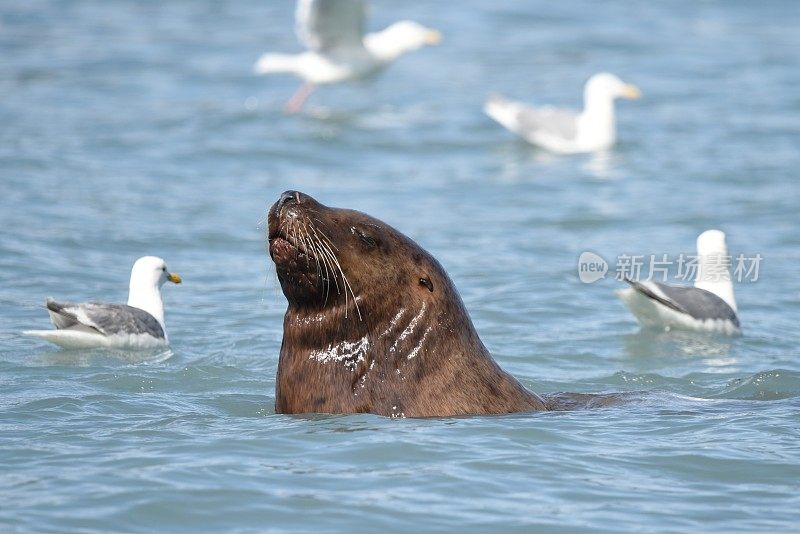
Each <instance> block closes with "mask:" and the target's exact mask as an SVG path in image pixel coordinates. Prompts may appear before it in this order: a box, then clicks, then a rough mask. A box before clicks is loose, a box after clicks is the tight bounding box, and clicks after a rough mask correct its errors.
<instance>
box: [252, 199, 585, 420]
mask: <svg viewBox="0 0 800 534" xmlns="http://www.w3.org/2000/svg"><path fill="white" fill-rule="evenodd" d="M268 238H269V254H270V256H271V257H272V260H273V262H274V263H275V268H276V271H277V274H278V280H279V282H280V285H281V289H282V290H283V293H284V295H285V296H286V299H287V300H288V302H289V307H288V309H287V310H286V315H285V317H284V321H283V342H282V344H281V352H280V360H279V363H278V374H277V379H276V384H275V411H276V412H277V413H309V412H317V413H374V414H379V415H383V416H391V417H431V416H452V415H467V414H503V413H512V412H523V411H535V410H548V409H564V408H563V407H561V406H560V405H561V404H563V402H562V400H555V399H556V398H555V397H554V398H553V399H550V400H548V401H547V402H546V401H545V400H544V399H542V398H541V397H539V396H538V395H536V394H535V393H532V392H530V391H528V390H527V389H525V388H524V387H523V386H522V385H521V384H520V383H519V382H518V381H517V380H516V379H515V378H514V377H512V376H511V375H510V374H508V373H507V372H505V371H503V370H502V369H501V368H500V366H499V365H497V363H496V362H495V361H494V360H493V359H492V357H491V355H490V354H489V351H488V350H487V349H486V347H485V346H484V345H483V343H482V342H481V339H480V337H478V333H477V332H476V331H475V327H474V326H473V324H472V321H471V320H470V317H469V315H468V314H467V311H466V309H465V308H464V304H463V302H462V301H461V298H460V297H459V294H458V291H457V290H456V288H455V286H454V285H453V283H452V282H451V281H450V278H449V277H448V276H447V273H446V272H445V270H444V269H443V268H442V266H441V265H440V264H439V262H438V261H436V259H435V258H434V257H433V256H431V255H430V254H428V253H427V252H426V251H425V250H423V249H422V248H421V247H420V246H419V245H417V244H416V243H415V242H414V241H412V240H411V239H410V238H408V237H406V236H405V235H403V234H402V233H400V232H399V231H397V230H395V229H394V228H392V227H391V226H389V225H388V224H386V223H384V222H382V221H380V220H378V219H375V218H373V217H370V216H369V215H366V214H364V213H361V212H358V211H354V210H349V209H337V208H331V207H328V206H324V205H322V204H320V203H319V202H317V201H316V200H314V199H313V198H311V197H310V196H308V195H306V194H304V193H300V192H297V191H286V192H285V193H283V194H282V195H281V197H280V199H279V200H278V201H277V202H276V203H275V204H274V205H273V206H272V207H271V208H270V211H269V235H268ZM584 400H587V399H584ZM565 402H567V403H570V402H572V403H573V404H574V403H575V402H576V401H575V399H565ZM587 402H591V401H590V400H587Z"/></svg>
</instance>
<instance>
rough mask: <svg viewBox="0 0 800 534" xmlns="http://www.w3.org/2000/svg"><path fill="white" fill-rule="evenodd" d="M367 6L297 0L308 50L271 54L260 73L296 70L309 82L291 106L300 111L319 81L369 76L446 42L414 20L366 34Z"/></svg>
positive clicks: (355, 1) (357, 0)
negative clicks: (421, 49)
mask: <svg viewBox="0 0 800 534" xmlns="http://www.w3.org/2000/svg"><path fill="white" fill-rule="evenodd" d="M365 10H366V3H365V2H364V0H299V1H298V2H297V11H296V32H297V36H298V38H299V39H300V41H301V42H302V43H303V44H304V45H305V46H306V47H307V48H308V51H307V52H303V53H301V54H276V53H266V54H264V55H262V56H261V57H260V58H259V60H258V61H257V62H256V64H255V66H254V67H253V68H254V70H255V72H256V73H257V74H278V73H285V74H293V75H295V76H297V77H299V78H301V79H302V80H303V81H305V82H306V85H305V86H303V87H301V88H300V89H299V90H298V92H297V93H296V94H295V96H294V97H293V99H292V100H291V101H290V103H289V105H288V106H287V108H288V110H289V111H297V110H298V109H299V108H300V106H302V104H303V102H304V101H305V99H306V98H307V97H308V95H309V94H310V93H311V91H312V89H313V87H314V86H316V85H325V84H332V83H339V82H344V81H348V80H357V79H361V78H366V77H368V76H371V75H373V74H375V73H377V72H378V71H379V70H381V69H382V68H383V67H385V66H386V65H388V64H389V63H391V62H392V61H394V60H395V59H397V58H398V57H400V56H401V55H403V54H404V53H406V52H411V51H413V50H416V49H418V48H421V47H423V46H425V45H431V44H438V43H439V42H440V41H441V35H440V34H439V32H437V31H436V30H432V29H430V28H426V27H424V26H422V25H420V24H418V23H416V22H412V21H400V22H396V23H394V24H392V25H391V26H389V27H388V28H386V29H385V30H383V31H379V32H375V33H369V34H364V21H365V18H366V17H365Z"/></svg>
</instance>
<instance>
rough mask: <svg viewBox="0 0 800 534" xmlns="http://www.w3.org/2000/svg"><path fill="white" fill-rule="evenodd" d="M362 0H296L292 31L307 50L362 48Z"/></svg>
mask: <svg viewBox="0 0 800 534" xmlns="http://www.w3.org/2000/svg"><path fill="white" fill-rule="evenodd" d="M365 11H366V2H365V0H298V2H297V11H296V13H295V31H296V32H297V37H298V38H299V39H300V41H301V42H302V43H303V44H304V45H306V46H307V47H308V48H309V49H311V50H314V51H317V52H328V51H331V50H334V49H337V48H352V47H362V46H364V44H363V38H364V22H365V18H366V15H365Z"/></svg>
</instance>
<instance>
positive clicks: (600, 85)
mask: <svg viewBox="0 0 800 534" xmlns="http://www.w3.org/2000/svg"><path fill="white" fill-rule="evenodd" d="M641 96H642V92H641V91H639V88H638V87H636V86H635V85H631V84H629V83H625V82H623V81H622V80H620V79H619V77H618V76H615V75H614V74H609V73H608V72H601V73H600V74H595V75H594V76H592V77H591V78H589V80H588V81H587V82H586V86H585V88H584V99H585V101H587V102H588V101H589V100H594V99H595V98H602V99H604V100H606V99H607V100H614V99H615V98H627V99H637V98H640V97H641Z"/></svg>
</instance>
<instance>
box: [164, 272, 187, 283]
mask: <svg viewBox="0 0 800 534" xmlns="http://www.w3.org/2000/svg"><path fill="white" fill-rule="evenodd" d="M167 280H169V281H170V282H172V283H173V284H180V283H181V282H183V279H182V278H181V275H179V274H178V273H169V276H167Z"/></svg>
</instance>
